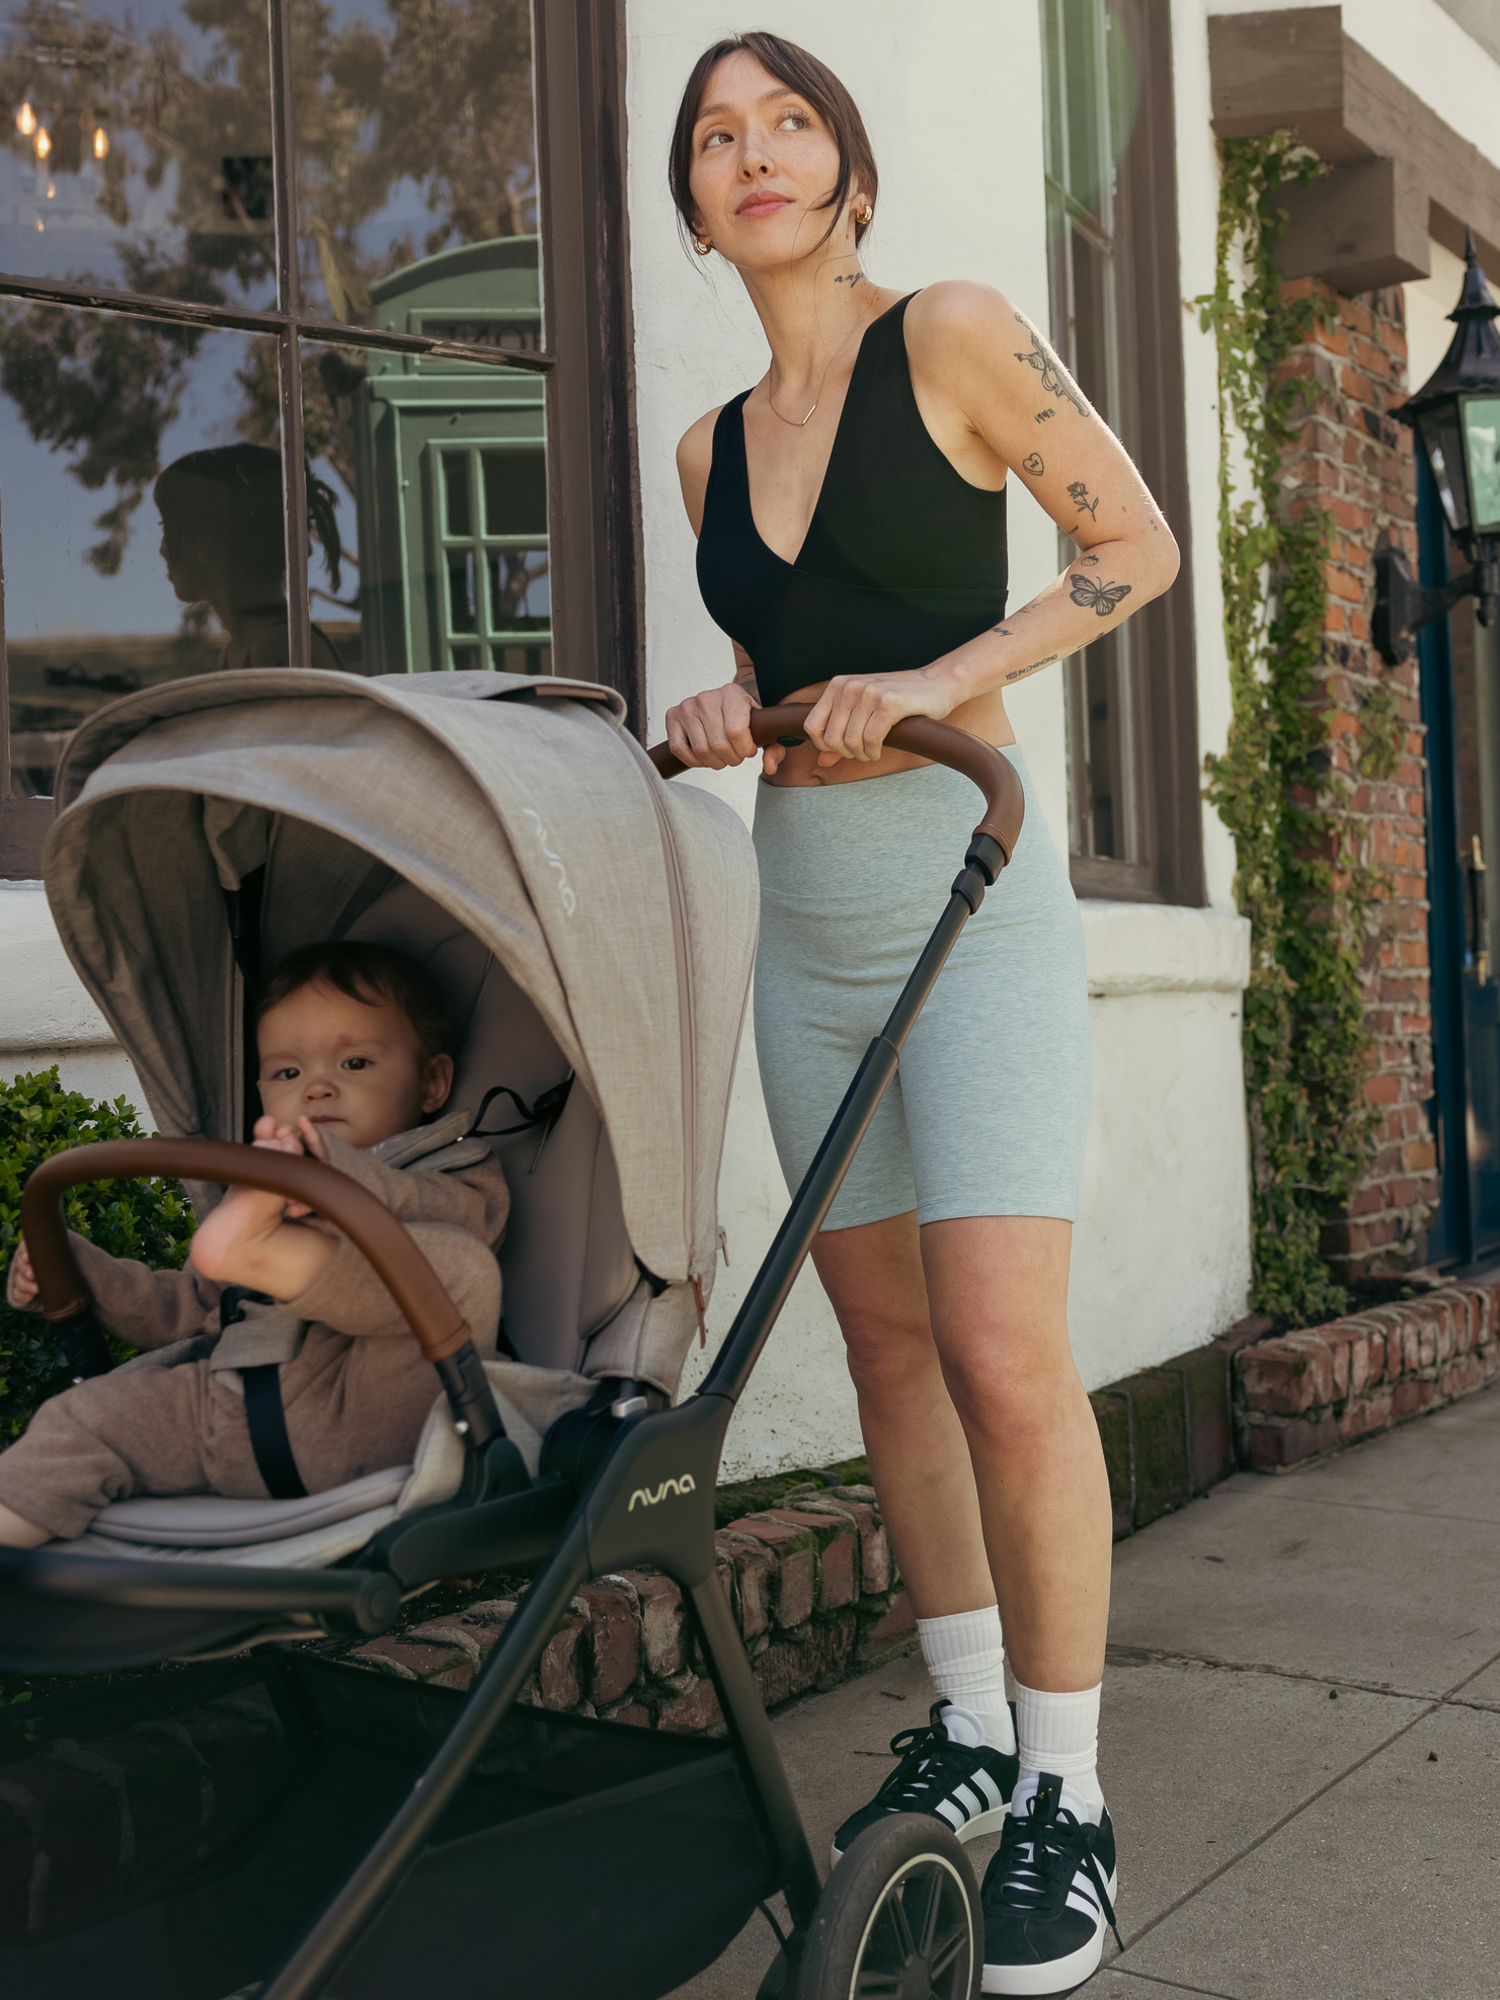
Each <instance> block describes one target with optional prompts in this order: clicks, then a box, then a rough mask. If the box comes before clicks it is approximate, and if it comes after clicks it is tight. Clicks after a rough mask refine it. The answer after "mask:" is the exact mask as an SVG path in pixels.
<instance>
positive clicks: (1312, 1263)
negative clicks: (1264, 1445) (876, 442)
mask: <svg viewBox="0 0 1500 2000" xmlns="http://www.w3.org/2000/svg"><path fill="white" fill-rule="evenodd" d="M1220 153H1221V159H1222V165H1223V182H1222V189H1221V194H1220V201H1219V226H1218V256H1217V266H1216V275H1215V285H1214V290H1213V293H1212V294H1211V295H1210V296H1207V297H1204V298H1200V299H1198V300H1196V301H1195V303H1196V304H1197V306H1198V308H1199V312H1200V323H1201V325H1202V326H1203V328H1204V330H1205V331H1211V332H1212V333H1213V334H1214V336H1215V338H1216V341H1217V346H1218V360H1219V553H1220V561H1221V567H1222V570H1223V582H1224V626H1225V635H1226V639H1227V642H1228V651H1229V675H1230V690H1231V698H1232V719H1231V723H1230V729H1229V739H1228V744H1227V747H1226V749H1225V751H1224V754H1223V755H1222V756H1221V757H1210V758H1209V759H1208V763H1207V770H1208V780H1209V782H1208V790H1207V796H1208V798H1209V800H1210V802H1211V803H1212V804H1213V805H1214V806H1215V807H1216V809H1217V810H1218V813H1219V815H1220V817H1221V818H1222V819H1223V821H1224V823H1225V824H1226V826H1228V828H1229V830H1230V832H1231V833H1232V834H1233V835H1234V840H1235V850H1236V855H1237V863H1238V867H1237V874H1236V878H1235V894H1236V898H1237V901H1238V903H1239V907H1240V910H1241V911H1242V913H1243V914H1244V915H1245V916H1247V917H1248V918H1249V919H1250V922H1251V975H1250V987H1249V991H1248V992H1247V993H1246V995H1245V1015H1244V1054H1245V1082H1246V1091H1247V1097H1248V1105H1249V1118H1250V1147H1251V1177H1252V1193H1251V1199H1252V1206H1253V1281H1252V1288H1251V1304H1252V1305H1253V1306H1254V1307H1255V1308H1256V1309H1257V1310H1258V1311H1261V1312H1266V1313H1272V1314H1276V1315H1278V1316H1283V1317H1285V1318H1287V1319H1289V1320H1290V1321H1292V1322H1293V1323H1295V1324H1301V1325H1309V1324H1314V1323H1316V1322H1317V1321H1319V1320H1321V1319H1326V1318H1329V1317H1331V1316H1334V1315H1336V1314H1338V1313H1339V1312H1341V1311H1343V1310H1344V1308H1345V1306H1346V1305H1347V1302H1348V1300H1347V1294H1346V1293H1345V1291H1344V1290H1343V1288H1342V1287H1341V1286H1340V1285H1338V1284H1336V1283H1335V1282H1334V1279H1333V1275H1332V1273H1331V1271H1330V1270H1329V1267H1328V1265H1327V1264H1326V1262H1325V1261H1324V1259H1323V1257H1322V1255H1321V1254H1320V1250H1319V1238H1320V1235H1321V1232H1322V1230H1323V1228H1324V1226H1325V1224H1327V1223H1329V1222H1331V1221H1333V1220H1335V1219H1336V1218H1338V1217H1339V1216H1340V1215H1341V1214H1342V1213H1344V1211H1345V1209H1346V1207H1347V1203H1348V1200H1349V1197H1350V1196H1351V1194H1352V1193H1353V1191H1354V1189H1355V1187H1356V1186H1357V1184H1358V1183H1359V1181H1360V1179H1361V1178H1362V1176H1363V1174H1364V1172H1365V1169H1366V1167H1367V1165H1368V1162H1369V1158H1370V1151H1371V1142H1372V1139H1373V1136H1374V1130H1375V1126H1376V1123H1377V1122H1378V1117H1379V1114H1378V1112H1377V1111H1375V1110H1374V1109H1373V1108H1372V1107H1371V1106H1370V1105H1369V1104H1368V1103H1367V1101H1366V1098H1365V1087H1364V1086H1365V1077H1366V1074H1367V1071H1368V1067H1369V1062H1370V1056H1371V1049H1372V1036H1371V1033H1370V1030H1369V1028H1368V1026H1367V1024H1366V1019H1365V1012H1364V1005H1363V1000H1362V996H1361V991H1360V975H1361V969H1362V962H1363V958H1364V950H1365V942H1366V929H1367V924H1366V919H1367V916H1368V914H1369V913H1370V911H1371V909H1372V906H1373V905H1374V904H1375V903H1376V902H1377V901H1379V900H1380V898H1381V896H1382V894H1383V893H1384V884H1383V878H1382V877H1381V875H1380V873H1379V871H1377V870H1375V869H1373V868H1371V867H1369V866H1367V865H1366V863H1365V860H1364V857H1363V856H1362V854H1361V853H1360V851H1359V836H1358V827H1357V823H1355V822H1353V821H1351V819H1350V816H1349V814H1348V812H1347V810H1346V802H1347V798H1348V792H1349V789H1350V784H1349V781H1348V780H1347V779H1345V778H1343V777H1341V776H1340V775H1339V774H1337V773H1336V772H1335V771H1334V770H1333V768H1332V759H1331V756H1330V744H1331V731H1330V724H1331V721H1332V717H1333V714H1334V712H1335V711H1334V709H1333V707H1332V705H1331V703H1330V700H1329V696H1328V691H1327V688H1326V686H1325V684H1324V679H1323V668H1324V663H1325V662H1324V646H1325V641H1324V620H1325V614H1326V608H1327V606H1326V596H1327V592H1326V586H1325V582H1324V574H1323V565H1324V563H1325V561H1326V560H1327V558H1328V553H1329V544H1330V538H1331V524H1330V519H1329V517H1328V515H1327V514H1325V513H1323V512H1322V511H1320V510H1318V509H1316V508H1314V507H1312V506H1311V505H1304V506H1303V507H1302V508H1301V509H1299V510H1298V511H1297V512H1296V513H1295V514H1294V513H1293V512H1292V510H1291V509H1290V508H1289V507H1288V505H1287V500H1286V495H1285V490H1284V488H1283V486H1282V473H1283V455H1284V453H1285V451H1286V450H1287V448H1288V446H1290V445H1291V444H1292V443H1294V442H1295V441H1296V438H1297V434H1298V424H1297V418H1298V417H1299V416H1300V415H1301V414H1302V413H1303V412H1304V411H1305V409H1306V407H1307V405H1308V403H1309V402H1311V401H1312V400H1313V398H1314V397H1315V396H1316V394H1317V393H1318V391H1317V386H1316V384H1315V383H1314V382H1312V381H1310V380H1309V379H1307V378H1305V377H1298V376H1294V375H1291V374H1290V373H1289V372H1287V370H1286V369H1285V366H1284V364H1285V363H1286V362H1287V361H1288V360H1290V358H1291V356H1292V354H1293V352H1294V350H1295V349H1296V348H1297V347H1298V346H1300V345H1301V344H1302V343H1303V342H1304V341H1305V340H1307V339H1308V337H1309V336H1310V335H1311V334H1312V333H1313V332H1314V330H1315V328H1316V327H1317V325H1318V324H1319V323H1320V321H1326V320H1327V319H1328V318H1330V317H1331V314H1332V308H1331V307H1330V306H1329V304H1328V303H1327V301H1326V299H1324V298H1322V297H1319V296H1316V295H1315V296H1303V297H1286V296H1285V295H1284V292H1283V283H1282V279H1281V276H1280V274H1279V272H1278V271H1277V268H1276V264H1275V261H1274V255H1273V252H1274V246H1275V242H1276V238H1277V237H1278V236H1279V235H1280V233H1281V232H1282V230H1283V229H1284V228H1285V226H1286V218H1285V214H1284V212H1283V211H1282V210H1281V209H1280V208H1279V207H1278V199H1277V196H1278V189H1279V188H1280V187H1281V185H1282V184H1283V183H1284V182H1286V181H1287V180H1302V181H1308V180H1311V179H1313V178H1314V177H1315V176H1316V175H1317V174H1319V173H1320V172H1321V171H1322V168H1321V166H1320V164H1319V163H1318V161H1317V160H1316V159H1315V158H1313V157H1312V156H1311V155H1309V154H1308V153H1307V152H1306V151H1305V149H1303V148H1302V147H1301V145H1300V144H1299V142H1298V141H1297V140H1296V138H1295V137H1294V135H1293V134H1291V133H1289V132H1278V133H1275V134H1273V135H1271V136H1269V137H1257V138H1251V139H1230V140H1225V141H1223V142H1221V146H1220ZM1401 740H1402V728H1401V723H1400V718H1399V716H1398V715H1397V712H1396V708H1395V701H1394V696H1393V694H1392V693H1391V690H1390V689H1389V688H1388V687H1386V686H1385V685H1384V684H1383V683H1379V684H1377V686H1376V688H1375V690H1374V691H1373V694H1372V695H1371V697H1369V698H1367V700H1366V702H1365V705H1364V709H1363V711H1362V713H1361V717H1360V732H1359V748H1358V751H1357V753H1356V754H1357V756H1358V759H1359V769H1360V771H1361V773H1362V774H1363V775H1365V776H1374V777H1383V776H1389V775H1391V773H1393V772H1394V770H1395V767H1396V762H1397V760H1398V758H1399V755H1400V748H1401Z"/></svg>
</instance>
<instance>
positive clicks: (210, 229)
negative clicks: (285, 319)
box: [0, 0, 276, 306]
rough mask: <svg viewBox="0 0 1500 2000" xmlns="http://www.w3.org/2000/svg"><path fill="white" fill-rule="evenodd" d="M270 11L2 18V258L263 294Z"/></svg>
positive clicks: (127, 8)
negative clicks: (267, 26) (4, 141)
mask: <svg viewBox="0 0 1500 2000" xmlns="http://www.w3.org/2000/svg"><path fill="white" fill-rule="evenodd" d="M268 49H269V43H268V37H267V32H266V10H265V6H264V4H263V0H262V4H259V5H257V4H255V0H192V4H191V5H188V6H181V5H173V4H172V3H171V0H130V4H129V5H126V4H124V0H118V4H109V0H27V4H24V5H16V4H12V5H10V6H9V7H8V8H7V9H6V12H5V15H4V26H3V29H0V133H3V134H4V136H5V140H6V144H5V146H4V148H3V150H0V269H3V270H6V271H9V272H12V273H15V274H17V275H20V276H24V277H51V278H68V279H73V280H76V281H78V282H80V283H84V284H88V283H96V284H101V285H112V286H122V287H125V288H127V289H129V290H132V291H143V292H151V293H154V294H157V295H158V296H164V297H168V298H178V299H192V300H196V301H198V302H199V303H202V304H208V305H217V304H225V303H236V304H242V305H252V306H269V305H274V303H275V297H276V256H275V218H274V213H273V202H272V184H271V112H270V95H269V81H268V77H269V71H268Z"/></svg>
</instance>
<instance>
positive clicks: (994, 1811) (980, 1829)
mask: <svg viewBox="0 0 1500 2000" xmlns="http://www.w3.org/2000/svg"><path fill="white" fill-rule="evenodd" d="M1009 1811H1010V1807H1009V1806H994V1807H992V1808H991V1809H990V1811H989V1812H982V1813H976V1814H975V1815H974V1817H973V1818H972V1819H971V1820H966V1821H965V1823H964V1824H963V1825H962V1826H948V1822H947V1820H945V1819H944V1818H943V1815H942V1814H941V1813H933V1814H932V1815H931V1817H932V1818H933V1819H935V1820H936V1821H937V1822H938V1824H939V1825H940V1826H948V1831H949V1832H950V1833H951V1834H952V1835H953V1837H954V1839H955V1840H956V1841H957V1842H958V1843H959V1845H960V1846H962V1845H963V1843H964V1842H965V1841H969V1840H978V1839H980V1838H981V1837H982V1836H983V1835H984V1834H987V1833H998V1832H999V1831H1000V1829H1001V1827H1002V1826H1004V1824H1005V1815H1006V1814H1007V1813H1008V1812H1009ZM871 1824H872V1825H873V1824H874V1822H873V1821H872V1822H871ZM843 1858H844V1854H843V1849H842V1848H840V1847H838V1846H837V1845H835V1846H834V1847H832V1848H830V1849H829V1859H830V1864H831V1865H832V1866H833V1867H835V1868H837V1866H838V1865H839V1863H840V1862H841V1861H842V1860H843Z"/></svg>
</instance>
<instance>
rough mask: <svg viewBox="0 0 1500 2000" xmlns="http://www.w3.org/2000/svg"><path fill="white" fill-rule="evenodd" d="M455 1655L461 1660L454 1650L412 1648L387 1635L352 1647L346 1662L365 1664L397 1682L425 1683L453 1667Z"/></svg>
mask: <svg viewBox="0 0 1500 2000" xmlns="http://www.w3.org/2000/svg"><path fill="white" fill-rule="evenodd" d="M455 1655H457V1658H459V1659H462V1657H463V1655H462V1654H460V1653H458V1650H457V1648H456V1647H454V1646H414V1645H412V1644H411V1643H410V1641H409V1640H406V1639H393V1638H391V1637H390V1636H389V1634H387V1635H386V1637H384V1638H381V1639H371V1640H370V1641H369V1642H368V1643H367V1644H366V1645H363V1646H356V1647H355V1648H354V1651H353V1652H352V1653H351V1654H350V1655H349V1658H350V1659H352V1660H367V1661H368V1662H369V1664H370V1665H371V1666H372V1667H377V1668H379V1670H380V1672H381V1673H386V1674H394V1675H395V1677H396V1679H397V1680H403V1681H425V1680H426V1679H427V1677H428V1676H429V1675H430V1674H436V1673H441V1672H443V1671H445V1670H446V1669H447V1668H449V1667H451V1666H453V1665H454V1663H455Z"/></svg>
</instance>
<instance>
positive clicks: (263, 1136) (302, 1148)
mask: <svg viewBox="0 0 1500 2000" xmlns="http://www.w3.org/2000/svg"><path fill="white" fill-rule="evenodd" d="M298 1122H299V1124H300V1126H301V1131H300V1132H299V1131H298V1130H297V1129H296V1127H294V1126H291V1125H280V1124H278V1123H277V1121H276V1120H275V1119H274V1118H257V1119H256V1121H255V1137H254V1138H253V1139H252V1140H251V1142H250V1143H251V1144H252V1145H253V1146H258V1147H259V1148H260V1150H261V1151H262V1152H266V1153H303V1154H305V1153H311V1154H312V1155H313V1157H314V1158H315V1159H319V1160H326V1159H327V1157H328V1149H327V1147H326V1146H324V1144H323V1138H322V1134H321V1133H320V1132H319V1131H318V1129H317V1127H316V1126H315V1125H313V1124H311V1123H310V1122H309V1120H307V1119H306V1118H303V1119H300V1120H299V1121H298ZM304 1134H305V1135H306V1136H305V1138H304V1136H303V1135H304ZM283 1213H284V1214H286V1215H287V1216H289V1217H290V1216H303V1215H311V1214H312V1210H311V1209H310V1208H309V1207H308V1205H307V1203H306V1202H305V1201H289V1202H288V1203H287V1205H286V1208H285V1209H284V1211H283Z"/></svg>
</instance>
